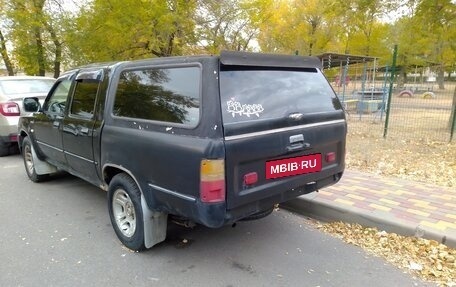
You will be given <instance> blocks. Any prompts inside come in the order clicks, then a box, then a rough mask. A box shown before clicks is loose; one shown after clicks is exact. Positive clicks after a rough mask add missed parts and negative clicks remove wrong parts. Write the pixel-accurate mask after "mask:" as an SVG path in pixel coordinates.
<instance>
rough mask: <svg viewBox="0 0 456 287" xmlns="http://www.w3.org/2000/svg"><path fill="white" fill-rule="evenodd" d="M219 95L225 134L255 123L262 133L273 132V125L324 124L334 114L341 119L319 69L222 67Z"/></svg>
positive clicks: (337, 102) (332, 94) (337, 107)
mask: <svg viewBox="0 0 456 287" xmlns="http://www.w3.org/2000/svg"><path fill="white" fill-rule="evenodd" d="M220 94H221V98H222V115H223V122H224V125H225V128H228V130H227V131H225V135H229V134H232V133H235V131H234V130H230V127H232V126H239V128H241V129H242V127H241V126H246V125H247V126H248V125H250V124H254V125H256V128H257V129H260V130H262V129H270V128H271V124H272V125H280V126H283V125H286V126H287V125H289V124H292V125H293V124H296V123H299V122H303V121H304V122H306V123H311V122H314V121H321V120H322V119H325V117H331V116H330V114H331V113H333V112H336V114H337V115H338V116H337V118H340V115H341V114H340V111H341V110H342V106H341V104H340V102H339V100H338V99H337V97H336V95H335V93H334V91H333V90H332V88H331V86H330V85H329V84H328V82H327V80H326V78H325V77H324V76H323V74H322V73H321V72H320V70H318V69H316V68H280V69H279V68H268V67H248V66H223V65H222V67H221V73H220ZM322 114H326V116H323V115H322ZM322 117H323V118H322ZM290 120H292V122H291V123H290ZM293 120H294V121H293ZM262 123H264V124H262ZM236 124H239V125H236ZM261 126H263V128H262V127H261ZM237 130H238V129H237ZM240 131H241V130H238V132H240ZM227 133H228V134H227Z"/></svg>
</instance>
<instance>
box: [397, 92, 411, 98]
mask: <svg viewBox="0 0 456 287" xmlns="http://www.w3.org/2000/svg"><path fill="white" fill-rule="evenodd" d="M405 96H407V97H409V98H413V92H412V91H411V90H403V91H402V92H400V93H399V97H405Z"/></svg>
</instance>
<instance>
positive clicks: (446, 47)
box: [415, 0, 456, 89]
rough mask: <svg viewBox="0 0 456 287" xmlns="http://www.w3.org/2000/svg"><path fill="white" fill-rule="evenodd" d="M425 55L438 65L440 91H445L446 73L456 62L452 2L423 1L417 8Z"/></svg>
mask: <svg viewBox="0 0 456 287" xmlns="http://www.w3.org/2000/svg"><path fill="white" fill-rule="evenodd" d="M415 23H420V26H419V27H420V28H421V29H420V32H421V35H420V36H421V38H422V39H423V41H422V42H421V44H422V45H423V48H424V49H423V52H424V53H423V54H424V56H425V57H426V58H427V60H428V61H429V62H432V63H436V64H437V81H438V84H439V89H444V84H443V83H444V72H445V67H446V66H447V64H450V65H448V68H450V67H451V66H452V65H451V63H454V62H455V61H456V4H455V3H454V2H452V1H451V0H422V1H420V2H419V4H418V6H417V13H416V21H415Z"/></svg>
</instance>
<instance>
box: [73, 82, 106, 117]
mask: <svg viewBox="0 0 456 287" xmlns="http://www.w3.org/2000/svg"><path fill="white" fill-rule="evenodd" d="M98 85H99V81H94V80H78V81H76V87H75V89H74V95H73V99H72V101H71V109H70V114H71V115H76V116H79V117H84V118H89V119H90V118H92V117H93V113H94V110H95V99H96V97H97V91H98Z"/></svg>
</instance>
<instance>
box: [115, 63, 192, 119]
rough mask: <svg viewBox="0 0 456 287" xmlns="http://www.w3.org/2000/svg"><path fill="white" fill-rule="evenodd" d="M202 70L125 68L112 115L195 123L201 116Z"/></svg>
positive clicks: (186, 68) (188, 68) (189, 68)
mask: <svg viewBox="0 0 456 287" xmlns="http://www.w3.org/2000/svg"><path fill="white" fill-rule="evenodd" d="M200 85H201V69H200V68H199V67H179V68H160V69H152V68H149V69H141V70H127V71H123V72H122V73H121V75H120V79H119V84H118V87H117V92H116V97H115V102H114V110H113V113H114V115H115V116H119V117H129V118H139V119H146V120H154V121H161V122H168V123H179V124H184V125H189V126H196V125H197V124H198V122H199V117H200Z"/></svg>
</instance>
